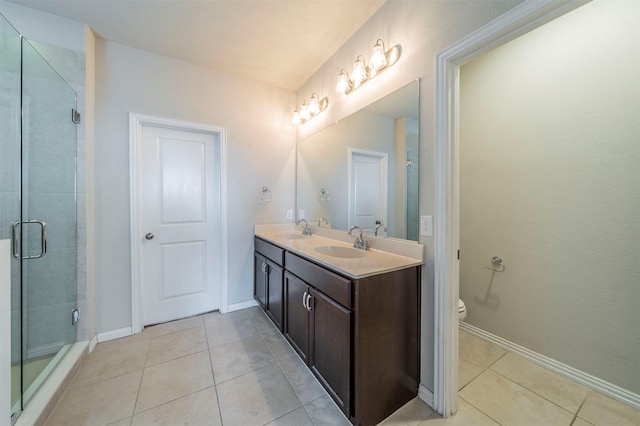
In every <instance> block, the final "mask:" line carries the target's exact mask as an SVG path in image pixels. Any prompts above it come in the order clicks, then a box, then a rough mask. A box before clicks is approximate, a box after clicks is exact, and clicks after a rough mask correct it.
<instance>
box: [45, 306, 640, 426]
mask: <svg viewBox="0 0 640 426" xmlns="http://www.w3.org/2000/svg"><path fill="white" fill-rule="evenodd" d="M459 375H460V381H459V388H460V398H459V408H460V409H459V411H458V413H457V414H456V415H455V416H452V417H450V418H447V419H443V418H441V417H440V416H438V415H437V414H436V413H434V412H433V411H432V410H431V409H430V408H429V407H428V406H427V405H425V404H424V403H423V402H422V401H420V400H419V399H414V400H412V401H411V402H409V403H408V404H407V405H405V406H404V407H402V408H401V409H400V410H398V411H397V412H396V413H394V414H393V415H392V416H390V417H389V418H388V419H386V420H385V421H384V422H383V424H384V425H387V426H388V425H421V426H436V425H496V424H502V425H553V424H563V425H574V426H584V425H606V426H609V425H627V424H628V425H640V415H639V412H638V411H636V410H633V409H632V408H630V407H628V406H626V405H623V404H620V403H618V402H616V401H614V400H612V399H610V398H607V397H605V396H603V395H600V394H598V393H596V392H593V391H590V390H588V389H586V388H584V387H582V386H580V385H578V384H576V383H574V382H571V381H569V380H567V379H565V378H562V377H560V376H557V375H555V374H553V373H549V372H548V371H546V370H544V369H541V368H540V367H537V366H535V365H534V364H531V363H529V362H528V361H525V360H523V359H522V358H520V357H517V356H515V355H513V354H507V353H505V352H504V351H502V350H500V349H498V348H496V347H494V346H492V345H490V344H488V343H486V342H484V341H483V340H480V339H478V338H476V337H474V336H472V335H470V334H468V333H465V332H464V331H461V332H460V374H459ZM46 424H47V425H65V426H73V425H119V426H120V425H122V426H125V425H126V426H128V425H223V424H224V425H243V426H249V425H292V426H302V425H348V424H349V423H348V421H347V420H346V419H345V418H344V416H342V414H341V412H340V411H339V410H338V408H337V407H336V406H335V404H334V403H333V401H332V400H331V399H330V398H329V396H328V395H327V394H326V393H325V391H324V390H323V389H322V387H321V386H320V385H319V383H318V382H317V381H316V380H315V378H314V377H313V376H312V375H311V373H310V372H309V371H308V370H307V369H306V367H305V366H304V364H303V363H302V361H301V360H300V358H298V356H297V355H296V354H295V353H294V352H293V350H292V349H291V347H290V346H289V345H288V344H287V343H286V341H285V340H284V338H283V337H282V336H281V335H280V333H279V332H278V331H277V330H276V329H275V328H274V327H273V325H272V324H271V322H270V321H269V320H268V319H267V318H266V316H265V315H264V314H263V313H262V311H260V310H259V309H258V308H249V309H245V310H243V311H238V312H234V313H231V314H225V315H220V314H218V313H211V314H206V315H201V316H197V317H194V318H188V319H185V320H180V321H175V322H171V323H167V324H162V325H158V326H154V327H148V328H146V329H145V330H144V331H143V332H142V333H141V334H139V335H136V336H132V337H127V338H123V339H118V340H113V341H110V342H105V343H100V344H98V346H97V347H96V350H95V351H94V352H93V353H92V354H91V355H89V356H88V357H87V358H86V360H85V361H84V363H83V365H82V366H81V368H80V369H79V370H78V372H77V373H76V376H75V377H74V378H73V380H72V382H71V384H70V385H69V388H68V389H67V390H66V392H65V393H64V395H63V397H62V399H61V400H60V401H59V403H58V404H57V406H56V408H55V409H54V411H53V412H52V414H51V416H50V417H49V419H48V420H47V422H46Z"/></svg>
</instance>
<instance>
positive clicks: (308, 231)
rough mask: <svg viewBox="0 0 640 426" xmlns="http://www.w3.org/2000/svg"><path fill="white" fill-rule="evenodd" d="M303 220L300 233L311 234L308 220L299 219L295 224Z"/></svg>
mask: <svg viewBox="0 0 640 426" xmlns="http://www.w3.org/2000/svg"><path fill="white" fill-rule="evenodd" d="M303 220H304V228H302V235H311V229H309V222H307V219H300V220H299V221H298V222H297V223H296V225H300V222H302V221H303Z"/></svg>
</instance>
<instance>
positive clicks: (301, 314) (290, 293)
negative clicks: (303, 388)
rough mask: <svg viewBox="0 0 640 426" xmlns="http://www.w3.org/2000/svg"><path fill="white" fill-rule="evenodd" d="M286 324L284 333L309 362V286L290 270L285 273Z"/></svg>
mask: <svg viewBox="0 0 640 426" xmlns="http://www.w3.org/2000/svg"><path fill="white" fill-rule="evenodd" d="M284 291H285V297H286V302H285V309H286V313H285V325H284V335H285V337H286V338H287V340H288V341H289V342H290V343H291V346H293V348H294V349H295V350H296V352H298V354H299V355H300V357H301V358H302V359H303V360H304V362H305V363H307V359H308V353H309V311H308V310H307V307H306V306H305V301H306V299H307V296H308V294H309V286H308V285H307V284H306V283H305V282H304V281H302V280H301V279H299V278H298V277H296V276H295V275H291V274H290V273H288V272H285V274H284Z"/></svg>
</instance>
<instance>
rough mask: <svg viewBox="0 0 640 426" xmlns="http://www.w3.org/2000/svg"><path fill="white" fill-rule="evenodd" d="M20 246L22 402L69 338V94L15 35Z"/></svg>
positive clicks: (73, 239) (72, 133) (73, 259)
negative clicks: (19, 62)
mask: <svg viewBox="0 0 640 426" xmlns="http://www.w3.org/2000/svg"><path fill="white" fill-rule="evenodd" d="M21 101H22V126H21V136H22V149H21V153H22V161H21V213H22V214H21V217H20V220H19V221H16V222H14V228H15V229H14V231H15V233H16V235H19V240H20V244H16V246H17V248H16V250H15V252H14V255H15V256H16V257H18V258H20V259H21V261H20V262H21V274H20V275H21V297H22V398H23V406H24V405H25V404H27V403H28V402H29V399H30V398H31V396H32V395H33V394H34V393H35V391H36V390H37V389H38V388H39V386H40V384H41V383H42V381H43V380H44V379H45V378H46V376H47V375H48V374H49V372H50V371H51V370H52V369H53V368H54V367H55V365H56V364H57V361H58V360H59V359H60V358H61V357H62V356H63V355H64V352H65V351H66V350H67V349H68V347H69V346H70V344H71V343H74V342H75V341H76V327H75V325H74V322H73V321H72V318H73V312H74V310H75V309H76V273H77V272H76V264H77V230H76V150H77V143H76V125H75V123H74V122H73V121H72V110H74V109H75V108H76V93H75V91H74V90H73V89H72V88H71V87H70V86H69V85H68V84H67V83H66V82H65V81H64V79H62V77H60V76H59V75H58V74H57V73H56V71H55V70H54V69H53V68H52V67H51V66H50V65H49V64H48V63H47V62H46V61H45V60H44V59H43V58H42V56H40V54H39V53H38V52H37V51H36V50H35V49H34V48H33V46H31V45H30V44H29V43H28V41H26V40H25V39H23V40H22V96H21Z"/></svg>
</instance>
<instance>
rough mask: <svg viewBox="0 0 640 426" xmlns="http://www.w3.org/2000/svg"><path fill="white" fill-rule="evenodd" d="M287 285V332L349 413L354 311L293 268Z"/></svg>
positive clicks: (301, 355)
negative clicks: (352, 316)
mask: <svg viewBox="0 0 640 426" xmlns="http://www.w3.org/2000/svg"><path fill="white" fill-rule="evenodd" d="M284 288H285V336H286V338H287V340H289V342H290V343H291V346H293V348H294V349H295V350H296V352H298V354H299V355H300V357H301V358H302V360H303V361H304V362H305V363H306V364H307V365H308V366H309V368H310V369H311V371H313V372H314V373H315V375H316V377H318V379H319V380H320V382H322V384H323V386H324V387H325V389H327V391H328V392H329V394H331V397H332V398H333V399H334V400H335V401H336V403H337V404H338V406H339V407H340V408H341V409H342V411H343V412H344V413H345V414H346V415H347V416H348V415H349V401H350V390H351V380H350V377H351V358H350V354H351V312H350V311H349V310H348V309H346V308H345V307H343V306H340V305H339V304H337V303H336V302H335V301H333V300H332V299H331V298H329V297H327V296H325V295H324V294H322V293H321V292H319V291H317V290H316V289H315V288H313V287H311V286H309V285H308V284H307V283H306V282H305V281H303V280H301V279H300V278H298V277H296V276H295V275H293V274H292V273H290V272H285V275H284Z"/></svg>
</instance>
